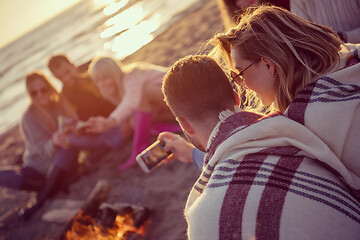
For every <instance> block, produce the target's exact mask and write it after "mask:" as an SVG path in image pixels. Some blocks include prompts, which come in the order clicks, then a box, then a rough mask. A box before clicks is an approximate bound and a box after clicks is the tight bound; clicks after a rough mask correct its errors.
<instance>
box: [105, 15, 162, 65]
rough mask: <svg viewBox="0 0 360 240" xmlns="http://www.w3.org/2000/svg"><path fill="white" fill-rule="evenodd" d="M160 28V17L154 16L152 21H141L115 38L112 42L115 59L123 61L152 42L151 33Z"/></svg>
mask: <svg viewBox="0 0 360 240" xmlns="http://www.w3.org/2000/svg"><path fill="white" fill-rule="evenodd" d="M159 26H160V15H159V14H154V15H153V18H152V19H149V20H145V21H142V22H141V23H140V24H138V25H137V26H135V27H133V28H132V29H130V30H129V31H127V32H125V33H123V34H121V35H120V36H118V37H116V38H115V39H114V41H113V45H112V51H113V52H115V53H116V57H117V58H119V59H123V58H124V57H125V56H127V55H130V54H132V53H134V52H135V51H137V50H138V49H140V48H141V47H142V46H144V45H145V44H147V43H149V42H150V41H151V40H153V38H154V37H153V35H152V34H151V33H152V32H153V31H155V30H156V29H158V28H159Z"/></svg>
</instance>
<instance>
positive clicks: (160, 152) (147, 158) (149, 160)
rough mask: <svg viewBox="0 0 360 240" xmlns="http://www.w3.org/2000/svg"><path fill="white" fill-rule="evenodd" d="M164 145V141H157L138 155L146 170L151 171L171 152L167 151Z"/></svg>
mask: <svg viewBox="0 0 360 240" xmlns="http://www.w3.org/2000/svg"><path fill="white" fill-rule="evenodd" d="M163 146H164V144H163V143H162V142H160V141H156V142H154V143H153V144H151V145H150V146H149V147H148V148H146V149H145V150H144V151H143V152H141V153H140V154H139V155H138V156H137V157H136V160H137V162H138V163H139V165H140V166H141V168H142V169H143V170H144V171H145V172H149V171H150V170H151V169H153V168H154V167H155V166H157V165H158V164H159V163H160V162H161V161H162V160H164V159H165V158H167V157H168V156H169V155H170V154H171V153H168V152H166V151H165V149H164V147H163Z"/></svg>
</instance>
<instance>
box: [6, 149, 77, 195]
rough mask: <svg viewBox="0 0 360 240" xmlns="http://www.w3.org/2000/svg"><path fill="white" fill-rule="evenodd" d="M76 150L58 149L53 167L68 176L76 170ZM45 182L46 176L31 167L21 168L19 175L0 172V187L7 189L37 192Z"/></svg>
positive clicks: (10, 171)
mask: <svg viewBox="0 0 360 240" xmlns="http://www.w3.org/2000/svg"><path fill="white" fill-rule="evenodd" d="M78 155H79V151H78V150H76V149H72V148H70V149H64V148H59V149H58V150H57V151H56V153H55V156H54V159H53V165H54V166H56V167H59V168H61V169H62V170H64V171H65V172H66V174H67V175H68V174H69V175H72V174H74V173H76V171H77V170H78ZM45 181H46V176H45V175H44V174H42V173H40V172H38V171H37V170H35V169H34V168H32V167H23V168H22V169H21V171H20V173H17V172H15V171H12V170H3V171H0V185H1V186H4V187H8V188H14V189H23V190H31V191H34V190H35V191H39V190H40V189H41V188H42V186H43V185H44V183H45Z"/></svg>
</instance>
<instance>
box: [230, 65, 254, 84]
mask: <svg viewBox="0 0 360 240" xmlns="http://www.w3.org/2000/svg"><path fill="white" fill-rule="evenodd" d="M257 62H258V61H253V62H252V63H250V65H249V66H247V67H246V68H244V69H243V70H242V71H240V72H239V73H236V72H234V71H230V76H231V83H233V82H236V83H237V84H239V85H242V86H243V85H244V81H245V78H244V73H245V71H246V70H248V69H249V68H250V67H251V66H252V65H254V63H257Z"/></svg>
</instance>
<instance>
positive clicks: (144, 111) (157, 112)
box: [70, 56, 180, 170]
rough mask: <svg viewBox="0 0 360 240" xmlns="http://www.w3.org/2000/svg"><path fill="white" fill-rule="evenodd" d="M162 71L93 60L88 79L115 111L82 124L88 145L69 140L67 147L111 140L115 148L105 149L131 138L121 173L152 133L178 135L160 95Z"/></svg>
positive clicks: (76, 138) (77, 139)
mask: <svg viewBox="0 0 360 240" xmlns="http://www.w3.org/2000/svg"><path fill="white" fill-rule="evenodd" d="M166 71H167V69H166V68H164V67H161V66H156V65H152V64H149V63H134V64H130V65H126V66H125V65H122V64H121V62H119V61H117V60H115V59H114V58H112V57H105V56H102V57H98V58H95V59H93V61H92V62H91V64H90V66H89V72H90V75H91V78H92V79H93V81H94V82H95V84H96V86H97V87H98V89H99V90H100V93H101V94H102V96H103V97H104V98H106V99H107V100H109V101H110V102H112V103H113V104H114V105H116V106H117V107H116V108H115V110H114V111H113V112H112V113H111V114H110V116H109V117H108V118H104V117H100V116H99V117H91V118H90V119H89V120H88V121H87V122H86V123H85V124H84V127H85V130H86V132H87V133H91V134H94V135H93V140H92V141H87V140H86V141H82V139H81V137H79V136H72V137H70V144H71V145H76V146H78V147H82V148H87V147H88V146H90V147H96V146H95V145H97V144H98V145H101V144H102V143H103V142H106V141H109V140H110V141H111V139H113V138H115V139H116V141H115V144H114V143H109V145H110V146H111V145H114V146H119V145H121V144H123V143H125V142H126V140H127V139H129V138H131V134H133V138H132V139H133V146H132V153H131V156H130V157H129V158H128V159H127V160H126V161H125V162H124V163H122V164H121V165H120V166H119V168H118V169H119V170H122V169H125V168H127V167H129V166H131V165H133V164H134V163H135V158H136V155H137V154H139V153H140V152H141V151H142V150H144V149H145V148H146V147H147V146H148V145H149V143H150V142H149V138H150V134H151V133H152V132H153V133H154V134H155V135H157V134H158V133H159V132H161V131H166V130H167V131H180V127H179V126H178V124H177V123H176V121H175V118H174V116H173V115H172V113H171V111H170V109H169V108H168V107H167V106H166V104H165V102H164V100H163V95H162V92H161V85H162V79H163V76H164V75H165V73H166ZM104 136H105V137H104ZM86 137H88V136H86ZM86 137H84V138H86ZM102 139H103V140H102Z"/></svg>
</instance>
